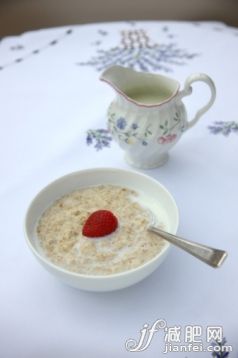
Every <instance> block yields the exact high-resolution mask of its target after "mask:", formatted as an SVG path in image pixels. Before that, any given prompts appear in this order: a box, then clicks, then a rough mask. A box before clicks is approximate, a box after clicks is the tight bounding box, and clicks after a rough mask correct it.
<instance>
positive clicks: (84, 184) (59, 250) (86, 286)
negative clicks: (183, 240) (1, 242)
mask: <svg viewBox="0 0 238 358" xmlns="http://www.w3.org/2000/svg"><path fill="white" fill-rule="evenodd" d="M154 217H156V221H157V225H158V226H159V227H160V228H162V229H164V230H166V231H168V232H170V233H172V234H176V231H177V227H178V221H179V215H178V209H177V205H176V203H175V201H174V199H173V197H172V196H171V194H170V193H169V192H168V191H167V189H165V188H164V187H163V186H162V185H161V184H160V183H159V182H158V181H156V180H155V179H153V178H151V177H149V176H147V175H144V174H140V173H138V172H135V171H129V170H121V169H113V168H98V169H87V170H82V171H78V172H75V173H72V174H69V175H66V176H63V177H61V178H59V179H57V180H55V181H54V182H52V183H50V184H49V185H48V186H46V187H45V188H44V189H43V190H42V191H41V192H40V193H39V194H38V195H37V196H36V197H35V198H34V199H33V201H32V202H31V204H30V206H29V208H28V211H27V214H26V218H25V233H26V240H27V243H28V246H29V248H30V249H31V251H32V252H33V254H34V255H35V257H36V258H37V260H38V261H39V262H40V263H41V264H42V265H43V266H44V267H45V268H46V269H47V270H48V271H49V272H51V273H52V274H54V275H55V276H56V277H58V278H59V279H61V280H62V281H63V282H65V283H67V284H69V285H71V286H73V287H76V288H79V289H83V290H88V291H112V290H116V289H121V288H125V287H128V286H131V285H133V284H135V283H137V282H139V281H141V280H142V279H144V278H145V277H147V276H148V275H149V274H151V273H152V272H153V271H154V270H155V269H156V268H157V267H158V266H159V265H160V264H161V263H162V261H163V260H164V259H165V257H166V255H167V253H168V250H169V247H170V244H169V243H167V242H166V241H164V240H163V239H162V238H159V237H158V236H157V235H155V234H154V233H152V232H149V231H148V230H147V228H148V226H149V224H150V223H151V220H152V218H154Z"/></svg>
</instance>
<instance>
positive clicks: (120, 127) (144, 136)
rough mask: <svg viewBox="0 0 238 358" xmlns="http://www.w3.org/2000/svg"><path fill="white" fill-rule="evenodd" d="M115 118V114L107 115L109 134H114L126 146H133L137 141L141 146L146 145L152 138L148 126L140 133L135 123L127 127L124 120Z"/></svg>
mask: <svg viewBox="0 0 238 358" xmlns="http://www.w3.org/2000/svg"><path fill="white" fill-rule="evenodd" d="M115 116H116V114H115V113H109V118H108V125H109V130H110V132H113V133H115V134H116V135H117V136H118V138H119V139H120V140H122V141H123V142H124V143H126V144H134V143H135V142H136V141H139V142H140V143H141V145H143V146H146V145H148V138H149V137H150V136H152V132H151V128H150V127H151V126H150V125H148V126H147V127H146V128H145V129H144V131H143V132H142V133H141V132H140V127H139V125H138V124H137V123H135V122H133V123H132V124H131V125H128V122H127V120H126V118H124V117H119V118H118V119H116V118H115Z"/></svg>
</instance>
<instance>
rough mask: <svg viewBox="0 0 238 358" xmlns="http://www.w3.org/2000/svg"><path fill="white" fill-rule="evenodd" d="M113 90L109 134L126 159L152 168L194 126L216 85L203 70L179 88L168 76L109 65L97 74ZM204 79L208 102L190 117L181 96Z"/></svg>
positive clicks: (209, 105) (187, 93) (164, 160)
mask: <svg viewBox="0 0 238 358" xmlns="http://www.w3.org/2000/svg"><path fill="white" fill-rule="evenodd" d="M100 79H101V80H102V81H105V82H106V83H108V84H109V85H111V86H112V87H113V88H114V90H115V91H116V94H117V96H116V98H115V100H114V101H113V102H112V103H111V105H110V107H109V109H108V126H109V130H110V132H111V134H112V136H113V138H114V139H115V140H116V141H117V142H118V143H119V145H120V146H121V148H123V149H124V150H125V152H126V160H127V162H128V163H129V164H131V165H133V166H135V167H137V168H142V169H143V168H144V169H149V168H156V167H158V166H160V165H163V164H164V163H165V162H166V161H167V159H168V151H169V149H170V148H171V147H173V146H174V145H175V143H176V142H177V141H178V140H179V138H180V137H181V135H182V133H183V132H184V131H186V130H187V129H189V128H191V127H192V126H194V124H195V123H196V122H197V121H198V119H199V118H200V117H201V115H202V114H204V113H205V112H206V111H207V110H208V109H209V108H210V107H211V106H212V104H213V102H214V100H215V97H216V89H215V85H214V83H213V81H212V80H211V78H210V77H209V76H207V75H205V74H193V75H191V76H189V77H188V78H187V80H186V82H185V85H184V89H183V90H180V88H179V87H180V86H179V83H178V82H177V81H175V80H173V79H171V78H169V77H166V76H162V75H158V74H151V73H146V72H137V71H134V70H132V69H129V68H125V67H122V66H113V67H110V68H108V69H107V70H105V71H104V72H103V74H102V75H101V78H100ZM195 81H203V82H205V83H206V84H207V85H208V86H209V87H210V90H211V97H210V99H209V102H208V103H207V104H206V105H205V106H204V107H203V108H201V109H200V110H199V111H198V112H197V113H196V115H195V117H194V118H193V119H192V120H191V121H188V120H187V113H186V109H185V106H184V104H183V102H182V98H183V97H184V96H187V95H189V94H191V93H192V87H191V84H192V83H193V82H195Z"/></svg>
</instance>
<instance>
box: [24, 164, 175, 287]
mask: <svg viewBox="0 0 238 358" xmlns="http://www.w3.org/2000/svg"><path fill="white" fill-rule="evenodd" d="M100 184H114V185H119V186H124V187H127V188H131V189H134V190H136V191H138V192H142V193H144V194H145V195H146V196H147V197H148V198H151V199H153V200H156V201H158V203H159V205H160V208H161V210H163V214H164V215H165V216H166V219H167V220H166V221H167V228H166V229H167V230H168V231H169V232H170V233H172V234H176V231H177V227H178V221H179V215H178V208H177V205H176V203H175V201H174V199H173V197H172V196H171V194H170V193H169V192H168V190H166V189H165V188H164V187H163V186H162V185H161V184H160V183H158V182H157V181H156V180H155V179H153V178H151V177H149V176H147V175H144V174H139V173H137V172H134V171H128V170H121V169H114V168H98V169H88V170H82V171H78V172H75V173H72V174H69V175H66V176H63V177H61V178H59V179H57V180H55V181H54V182H52V183H51V184H49V185H48V186H46V187H45V188H44V189H43V190H41V191H40V193H39V194H38V195H37V196H36V197H35V198H34V199H33V201H32V202H31V204H30V206H29V208H28V210H27V214H26V218H25V234H26V241H27V243H28V246H29V247H30V249H31V251H32V252H33V254H34V255H35V257H36V258H37V259H38V260H39V261H40V263H41V264H42V265H43V266H44V267H45V268H46V269H47V270H48V271H49V272H51V273H52V274H54V275H55V276H56V277H58V278H59V279H60V280H62V281H64V282H65V283H67V284H69V285H70V286H73V287H76V288H79V289H83V290H87V291H113V290H117V289H121V288H124V287H128V286H131V285H133V284H135V283H137V282H139V281H141V280H142V279H144V278H145V277H147V276H148V275H149V274H151V273H152V272H153V271H154V270H155V269H156V268H157V267H158V266H159V265H160V264H161V263H162V261H163V260H164V259H165V257H166V255H167V253H168V250H169V247H170V244H169V243H166V245H165V246H164V247H163V249H162V250H161V251H160V252H159V253H158V254H157V255H156V256H155V257H154V258H153V259H152V260H150V261H148V262H146V263H144V264H143V265H141V266H139V267H137V268H135V269H131V270H127V271H124V272H122V273H116V274H112V275H107V276H106V275H105V276H104V275H100V276H98V275H95V276H94V275H85V274H79V273H75V272H71V271H68V270H65V269H63V268H61V267H59V266H56V265H55V264H53V263H52V262H51V261H50V260H48V259H47V258H46V257H45V256H43V255H42V254H41V253H40V252H39V250H38V249H37V245H36V243H37V238H36V234H35V228H36V225H37V221H38V219H39V217H40V216H41V215H42V213H43V212H44V211H45V209H46V208H47V207H49V206H50V205H51V204H52V203H53V202H54V201H55V200H57V199H59V198H60V197H61V196H63V195H65V194H68V193H70V192H71V191H74V190H77V189H79V188H82V187H88V186H92V185H100Z"/></svg>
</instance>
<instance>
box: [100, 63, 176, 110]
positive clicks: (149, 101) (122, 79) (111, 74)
mask: <svg viewBox="0 0 238 358" xmlns="http://www.w3.org/2000/svg"><path fill="white" fill-rule="evenodd" d="M100 80H101V81H104V82H106V83H107V84H109V85H110V86H111V87H112V88H113V89H114V90H115V91H116V92H117V94H119V95H121V96H123V97H124V99H125V100H126V101H129V102H131V103H134V104H135V105H137V106H140V107H141V106H142V107H157V106H160V105H162V104H163V103H165V102H168V101H170V100H171V99H172V98H173V97H175V96H176V95H177V93H178V91H179V83H178V82H177V81H175V80H173V79H171V78H168V77H166V76H162V75H159V74H152V73H147V72H138V71H135V70H133V69H131V68H127V67H123V66H116V65H115V66H112V67H109V68H108V69H106V70H105V71H104V72H103V73H102V75H101V77H100Z"/></svg>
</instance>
